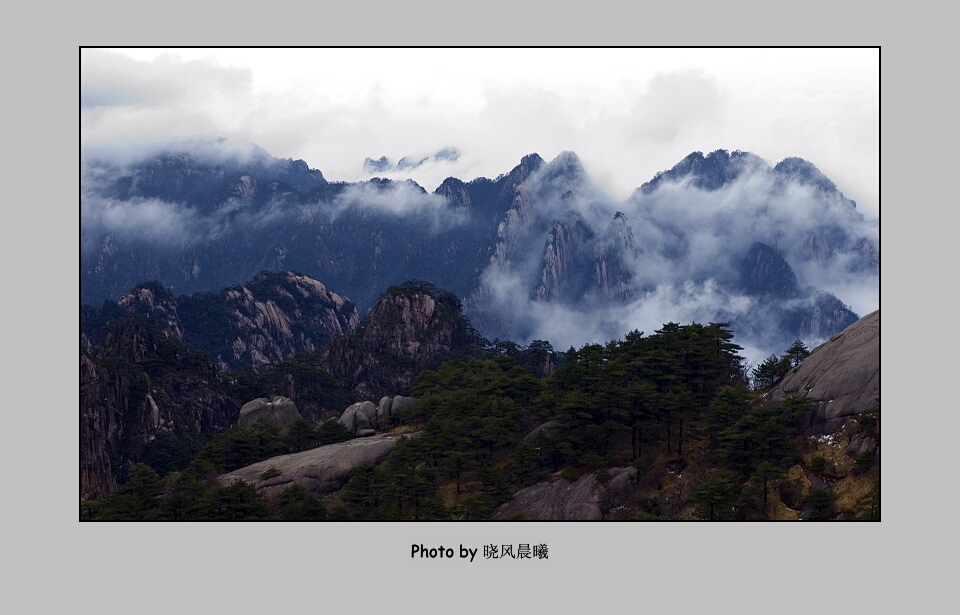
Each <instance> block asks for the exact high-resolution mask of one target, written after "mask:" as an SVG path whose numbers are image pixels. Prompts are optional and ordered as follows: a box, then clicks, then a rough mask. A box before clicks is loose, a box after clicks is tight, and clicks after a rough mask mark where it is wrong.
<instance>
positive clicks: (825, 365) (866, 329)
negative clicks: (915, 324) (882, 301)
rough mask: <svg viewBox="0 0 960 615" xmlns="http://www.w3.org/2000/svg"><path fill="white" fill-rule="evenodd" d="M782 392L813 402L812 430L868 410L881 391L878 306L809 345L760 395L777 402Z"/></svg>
mask: <svg viewBox="0 0 960 615" xmlns="http://www.w3.org/2000/svg"><path fill="white" fill-rule="evenodd" d="M787 396H799V397H805V398H807V399H808V400H810V401H811V402H813V404H814V410H813V414H812V416H811V419H810V426H811V428H812V429H813V431H814V432H815V433H825V434H830V433H833V432H835V431H837V430H838V429H839V428H840V427H842V426H843V424H844V423H845V422H846V421H847V420H849V419H850V418H851V417H853V416H856V415H857V414H860V413H862V412H865V411H867V410H870V409H871V408H872V407H873V406H874V405H875V404H876V402H877V400H878V399H879V397H880V310H877V311H875V312H872V313H870V314H868V315H866V316H864V317H863V318H861V319H860V320H858V321H857V322H855V323H853V324H852V325H850V326H849V327H847V328H846V329H844V330H843V331H841V332H840V333H838V334H836V335H834V336H833V337H832V338H830V340H829V341H827V342H826V343H824V344H821V345H820V346H817V347H816V348H814V349H813V351H812V352H811V353H810V356H808V357H807V358H806V359H805V360H804V361H803V363H801V364H800V365H799V366H798V367H797V368H795V369H794V370H792V371H791V372H790V373H788V374H787V375H786V376H784V378H783V379H782V380H781V381H780V382H779V383H778V384H777V385H776V386H775V387H774V388H773V390H771V391H770V392H769V393H767V394H766V395H765V396H764V400H765V401H769V402H774V403H776V402H780V401H782V400H783V399H784V398H785V397H787Z"/></svg>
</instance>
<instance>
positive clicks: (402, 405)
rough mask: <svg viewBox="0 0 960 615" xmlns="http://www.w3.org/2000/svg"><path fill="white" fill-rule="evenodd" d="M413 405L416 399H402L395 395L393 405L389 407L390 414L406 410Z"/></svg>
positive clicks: (401, 396)
mask: <svg viewBox="0 0 960 615" xmlns="http://www.w3.org/2000/svg"><path fill="white" fill-rule="evenodd" d="M415 403H417V398H416V397H404V396H403V395H397V396H396V397H394V398H393V403H392V404H391V406H390V414H391V415H393V414H396V413H397V412H399V411H401V410H406V409H407V408H409V407H411V406H412V405H413V404H415Z"/></svg>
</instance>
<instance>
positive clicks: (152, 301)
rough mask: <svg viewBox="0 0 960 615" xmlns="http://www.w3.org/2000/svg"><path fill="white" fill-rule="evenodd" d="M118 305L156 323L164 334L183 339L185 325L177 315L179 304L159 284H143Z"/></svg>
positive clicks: (121, 299)
mask: <svg viewBox="0 0 960 615" xmlns="http://www.w3.org/2000/svg"><path fill="white" fill-rule="evenodd" d="M117 304H118V305H119V306H120V307H121V308H122V309H124V310H126V311H128V312H130V313H131V314H134V315H137V316H144V317H146V318H148V319H151V320H154V321H156V322H157V323H158V324H159V325H160V328H161V329H163V332H164V333H166V334H167V335H170V336H173V337H175V338H177V339H182V338H183V325H182V324H181V323H180V316H179V315H178V314H177V302H176V300H175V299H174V298H173V295H172V294H171V293H170V291H169V290H167V289H166V288H164V287H163V286H162V285H161V284H160V283H159V282H149V283H146V284H141V285H139V286H137V287H136V288H134V289H133V290H131V291H130V292H129V293H127V294H126V295H124V296H123V297H121V298H120V300H119V301H118V302H117Z"/></svg>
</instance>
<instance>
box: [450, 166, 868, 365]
mask: <svg viewBox="0 0 960 615" xmlns="http://www.w3.org/2000/svg"><path fill="white" fill-rule="evenodd" d="M724 155H725V154H724ZM744 162H745V164H746V166H745V167H744V170H743V172H742V173H741V174H740V176H739V177H738V178H737V179H735V180H732V181H729V182H728V183H727V184H725V185H723V186H722V187H720V188H719V189H715V190H705V189H701V188H698V187H696V186H695V185H694V182H693V180H692V179H691V178H690V177H686V178H681V179H678V180H672V181H671V180H667V179H666V178H664V179H663V180H662V181H661V182H660V184H659V187H658V188H657V189H656V190H654V191H652V192H649V193H647V194H643V193H640V192H639V191H638V193H637V194H635V195H634V196H633V197H632V198H631V199H628V200H627V201H626V202H618V201H617V200H616V199H614V198H612V197H610V196H609V195H608V194H607V193H606V192H605V191H604V190H602V189H601V188H598V187H597V186H595V185H594V184H593V183H592V182H591V181H590V180H589V178H588V177H587V176H586V175H585V174H584V173H582V172H581V171H580V170H579V169H580V167H579V161H578V160H577V159H576V157H575V156H572V155H570V154H563V155H561V156H559V157H558V158H557V159H555V160H554V161H551V162H550V163H549V164H548V165H545V166H544V167H543V168H542V169H541V171H540V172H538V173H536V174H535V175H534V176H532V177H531V178H530V179H529V180H528V181H527V182H526V184H525V186H524V187H523V188H522V189H521V192H522V193H523V194H524V195H525V197H526V198H527V199H529V202H530V211H529V212H528V213H527V214H526V218H525V219H526V226H523V225H520V224H519V223H517V224H518V225H519V226H520V228H519V229H518V230H515V231H513V232H514V234H515V236H516V240H515V241H514V242H513V243H511V244H510V245H511V249H512V251H511V252H509V253H508V256H509V259H508V261H507V262H506V263H502V264H498V265H496V266H494V265H491V266H489V267H488V268H487V269H486V270H485V271H484V272H483V275H482V277H481V289H480V291H479V292H478V293H477V294H476V295H475V296H474V297H473V301H472V302H468V304H467V305H468V307H469V308H470V313H471V317H476V318H477V325H478V328H479V329H480V330H481V331H484V332H489V335H491V336H493V337H500V338H502V339H512V340H514V341H516V342H519V343H529V342H530V341H531V340H534V339H545V340H548V341H550V342H551V343H552V344H553V345H554V347H557V348H567V347H569V346H574V347H579V346H582V345H583V344H586V343H597V342H604V341H607V340H610V339H618V338H622V337H623V335H625V334H626V333H627V332H629V331H631V330H633V329H639V330H642V331H646V332H648V333H650V332H653V331H655V330H657V329H659V328H660V327H662V325H663V324H665V323H667V322H679V323H681V324H688V323H691V322H699V323H702V324H706V323H709V322H733V323H734V333H735V334H736V336H737V337H736V340H735V341H737V343H739V344H740V345H742V346H744V351H743V353H742V354H743V356H745V357H746V358H747V359H748V360H749V361H750V362H752V363H757V362H759V361H762V360H763V359H765V358H766V357H767V356H769V355H770V354H771V353H777V354H780V353H782V352H783V351H784V350H785V349H786V346H785V345H787V344H789V343H790V342H792V341H793V339H794V337H795V335H796V333H795V332H794V333H791V332H785V331H783V330H782V326H783V323H782V317H783V313H784V311H789V310H792V309H796V310H802V311H804V312H810V311H811V310H812V309H813V307H812V304H811V303H810V299H809V298H807V297H804V298H802V299H798V300H795V301H793V302H786V303H783V302H780V303H770V302H767V301H765V300H761V299H758V298H756V297H752V296H748V295H746V294H744V293H743V292H742V291H740V290H739V289H740V288H741V286H740V285H741V279H740V276H741V266H742V259H743V258H744V257H745V256H746V254H747V252H748V250H749V249H750V246H751V244H752V243H753V242H755V241H762V242H764V243H767V244H768V245H770V246H772V247H773V248H774V249H777V250H778V251H779V252H780V253H781V254H782V255H783V256H784V258H785V259H786V260H787V261H788V263H789V264H790V266H791V268H793V270H794V272H795V273H796V275H797V277H798V281H799V283H800V287H801V289H805V288H807V287H815V288H817V289H821V290H825V291H827V292H831V293H833V294H834V295H835V296H837V297H838V298H839V299H840V300H841V301H844V302H846V303H847V304H848V305H851V306H852V307H853V308H854V310H855V311H856V312H857V313H858V314H859V315H860V316H863V315H865V314H866V313H868V312H869V311H872V310H874V309H877V308H878V307H879V269H878V268H877V267H876V266H875V264H874V265H871V260H870V258H865V257H864V255H865V254H866V255H868V256H869V253H870V251H871V249H878V246H879V234H878V227H877V225H876V222H875V221H871V220H868V219H866V218H865V217H864V216H862V214H861V213H860V212H858V211H857V210H856V209H853V208H852V207H851V205H850V203H849V202H848V201H846V200H845V199H843V198H842V197H841V196H840V195H839V194H835V193H824V192H822V191H819V190H818V189H817V188H815V187H813V186H809V185H800V184H798V183H796V182H795V181H786V182H785V181H784V180H783V178H782V177H781V176H779V175H778V174H777V173H774V172H773V170H772V168H771V167H770V166H769V165H767V164H766V163H764V162H763V161H761V160H759V159H755V158H748V159H745V161H744ZM617 210H619V211H623V212H625V213H626V219H627V220H628V224H629V228H630V229H631V231H632V236H633V239H634V245H635V248H636V251H635V252H631V251H629V250H622V251H619V252H618V246H620V245H621V244H620V243H618V241H623V239H622V237H618V236H617V235H616V234H615V233H616V232H617V231H618V230H623V232H625V229H618V228H617V227H616V226H612V225H611V217H612V215H613V213H614V211H617ZM516 219H517V220H519V218H516ZM555 221H561V222H564V223H566V224H567V225H568V227H572V225H573V224H575V223H577V221H579V222H581V223H584V224H586V225H587V227H589V229H591V233H592V234H591V235H589V236H588V237H587V238H586V239H581V242H582V245H580V246H579V247H578V246H577V245H575V244H576V241H575V240H574V239H571V240H570V241H571V243H570V244H569V245H568V246H567V247H566V249H567V250H568V257H569V252H570V251H576V250H579V251H580V252H581V254H582V255H583V257H582V262H580V263H579V265H578V266H579V267H581V268H584V269H586V273H585V275H588V276H589V275H592V274H594V270H593V265H594V263H595V262H596V260H593V259H596V258H597V257H598V256H600V255H602V254H604V252H605V251H609V250H613V252H612V253H611V254H612V256H611V258H613V259H615V260H616V264H615V265H616V266H617V267H622V268H623V270H624V271H623V272H620V273H624V272H625V274H626V277H627V278H628V280H629V281H628V284H629V285H630V286H631V288H632V297H631V298H628V299H627V300H625V301H624V300H623V299H622V298H617V297H616V296H611V295H610V294H609V293H608V292H605V291H603V290H602V289H599V288H598V287H597V285H596V281H594V284H593V285H592V288H593V290H591V291H589V292H587V294H585V295H584V296H582V297H579V298H575V300H571V299H570V298H567V299H566V300H563V299H561V300H557V301H543V300H539V299H537V296H536V293H533V292H531V291H532V289H533V288H535V287H536V285H537V284H538V283H539V281H540V277H541V272H542V271H543V268H544V249H545V246H544V239H545V238H546V235H547V233H548V232H549V230H550V229H551V227H552V224H553V223H554V222H555ZM611 230H612V231H613V232H611ZM866 246H872V248H868V247H866ZM828 248H832V249H828ZM607 264H608V265H611V266H613V263H612V261H608V262H607ZM565 266H566V265H565ZM581 273H582V272H581ZM615 290H617V289H615ZM787 338H790V339H787ZM804 341H805V343H807V344H808V346H809V347H811V348H812V347H814V346H815V345H816V344H819V343H821V342H823V341H824V340H822V339H807V340H804ZM781 346H783V348H781Z"/></svg>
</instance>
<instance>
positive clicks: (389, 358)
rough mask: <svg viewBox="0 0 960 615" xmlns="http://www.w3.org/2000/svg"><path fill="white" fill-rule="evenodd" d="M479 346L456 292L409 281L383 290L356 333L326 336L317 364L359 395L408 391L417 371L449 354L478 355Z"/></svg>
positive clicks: (404, 393)
mask: <svg viewBox="0 0 960 615" xmlns="http://www.w3.org/2000/svg"><path fill="white" fill-rule="evenodd" d="M478 344H479V338H478V337H477V336H476V333H475V332H473V331H472V330H471V328H470V327H469V323H468V322H467V320H466V319H465V318H464V316H463V312H462V305H461V303H460V300H459V299H458V298H457V297H456V295H454V294H453V293H450V292H448V291H445V290H441V289H439V288H437V287H436V286H434V285H433V284H431V283H429V282H423V281H411V282H406V283H404V284H400V285H397V286H391V287H390V288H389V289H387V292H385V293H384V294H383V295H382V296H381V297H380V300H379V301H377V304H376V306H375V307H374V308H373V311H372V312H371V314H370V318H369V320H368V322H367V324H366V327H365V328H364V330H363V334H362V335H361V336H356V335H352V336H346V335H344V336H338V337H335V338H333V339H331V340H330V342H329V343H328V344H327V345H326V346H325V347H324V349H323V352H322V354H321V357H320V364H321V365H322V366H323V367H324V369H326V370H327V371H328V372H329V373H330V374H332V375H333V376H334V377H335V378H337V379H338V380H340V381H341V382H342V383H343V384H344V386H346V387H347V388H353V389H356V390H357V391H358V392H360V393H361V395H360V396H361V398H362V397H367V398H375V397H374V396H375V395H376V394H382V393H386V392H390V391H394V392H398V393H400V394H401V395H407V394H409V393H410V387H411V385H412V384H413V379H414V377H415V376H416V375H417V374H418V373H419V372H421V371H423V370H424V369H432V368H434V367H436V366H437V365H439V364H440V363H441V362H442V361H444V360H446V359H448V358H450V357H451V356H453V355H454V354H458V355H459V356H461V357H465V356H471V355H472V356H478V355H479V352H480V350H479V345H478Z"/></svg>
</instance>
